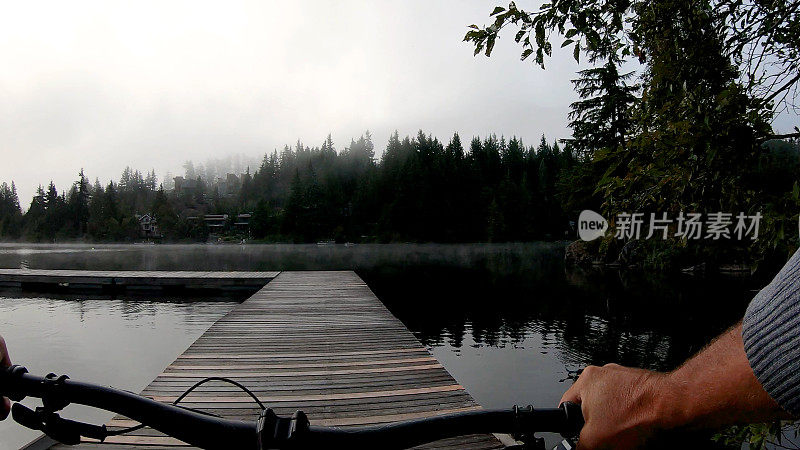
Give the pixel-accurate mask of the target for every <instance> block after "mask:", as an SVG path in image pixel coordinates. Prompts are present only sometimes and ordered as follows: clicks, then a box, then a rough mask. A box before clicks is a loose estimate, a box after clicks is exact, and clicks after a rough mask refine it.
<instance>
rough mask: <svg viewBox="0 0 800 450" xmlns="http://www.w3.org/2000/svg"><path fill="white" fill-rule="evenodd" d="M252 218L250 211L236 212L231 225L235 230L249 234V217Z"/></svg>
mask: <svg viewBox="0 0 800 450" xmlns="http://www.w3.org/2000/svg"><path fill="white" fill-rule="evenodd" d="M252 218H253V214H252V213H244V214H238V215H237V216H236V220H235V221H234V222H233V227H234V228H235V229H236V231H238V232H240V233H242V234H244V235H246V236H250V219H252Z"/></svg>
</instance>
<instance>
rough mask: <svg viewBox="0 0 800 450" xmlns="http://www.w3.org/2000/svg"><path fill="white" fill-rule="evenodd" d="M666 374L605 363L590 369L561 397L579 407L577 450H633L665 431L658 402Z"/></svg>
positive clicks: (666, 381)
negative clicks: (580, 411) (581, 424)
mask: <svg viewBox="0 0 800 450" xmlns="http://www.w3.org/2000/svg"><path fill="white" fill-rule="evenodd" d="M667 383H668V379H667V375H666V374H663V373H658V372H651V371H648V370H642V369H631V368H628V367H622V366H618V365H616V364H608V365H605V366H603V367H596V366H589V367H587V368H585V369H584V370H583V373H581V376H580V377H579V378H578V380H577V381H576V382H575V384H573V385H572V387H571V388H569V390H567V392H565V393H564V395H563V396H562V397H561V402H572V403H578V404H580V405H581V410H582V411H583V416H584V417H583V418H584V420H585V421H586V424H585V425H584V426H583V429H582V430H581V435H580V439H579V440H578V448H579V449H605V448H614V449H632V448H638V447H640V446H641V445H643V444H644V443H645V442H646V441H647V440H648V439H649V438H650V437H652V436H653V435H654V434H655V433H656V432H657V431H658V430H660V429H662V428H664V427H665V426H666V425H667V424H666V423H664V422H665V421H664V417H663V416H664V415H665V413H662V412H661V411H660V408H661V406H660V404H659V400H660V398H661V396H662V395H663V394H662V392H661V391H662V387H663V386H664V385H666V384H667Z"/></svg>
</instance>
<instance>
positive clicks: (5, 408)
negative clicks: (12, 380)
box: [0, 336, 11, 420]
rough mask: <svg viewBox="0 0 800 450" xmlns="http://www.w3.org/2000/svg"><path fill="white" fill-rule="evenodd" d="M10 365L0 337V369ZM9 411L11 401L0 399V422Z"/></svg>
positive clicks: (9, 359) (4, 342) (5, 348)
mask: <svg viewBox="0 0 800 450" xmlns="http://www.w3.org/2000/svg"><path fill="white" fill-rule="evenodd" d="M10 365H11V357H9V356H8V348H7V347H6V341H5V340H3V336H0V369H3V368H6V367H8V366H10ZM10 411H11V401H9V400H8V399H7V398H5V397H0V420H5V419H6V417H8V413H9V412H10Z"/></svg>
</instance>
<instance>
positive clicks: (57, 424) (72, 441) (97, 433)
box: [11, 403, 108, 445]
mask: <svg viewBox="0 0 800 450" xmlns="http://www.w3.org/2000/svg"><path fill="white" fill-rule="evenodd" d="M11 417H13V418H14V421H15V422H17V423H18V424H20V425H22V426H24V427H27V428H30V429H32V430H36V431H41V432H42V433H44V434H46V435H47V436H49V437H51V438H53V439H55V440H56V441H58V442H61V443H62V444H66V445H78V444H80V443H81V436H83V437H87V438H91V439H97V440H99V441H100V442H103V441H105V439H106V437H108V430H107V429H106V426H105V425H101V426H97V425H92V424H88V423H83V422H77V421H74V420H69V419H64V418H62V417H61V416H59V415H58V414H57V413H54V412H51V411H47V410H46V409H44V408H36V410H35V411H34V410H32V409H30V408H28V407H26V406H24V405H22V404H21V403H14V406H12V407H11Z"/></svg>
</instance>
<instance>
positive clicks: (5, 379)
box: [0, 365, 28, 402]
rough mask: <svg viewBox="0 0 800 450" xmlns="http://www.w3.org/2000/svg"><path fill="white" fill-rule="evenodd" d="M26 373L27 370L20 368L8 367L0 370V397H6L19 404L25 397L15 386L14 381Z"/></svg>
mask: <svg viewBox="0 0 800 450" xmlns="http://www.w3.org/2000/svg"><path fill="white" fill-rule="evenodd" d="M26 373H28V369H26V368H24V367H22V366H17V365H15V366H9V367H4V368H2V369H0V396H3V397H8V398H9V400H11V401H14V402H21V401H22V400H24V399H25V397H26V395H25V394H23V392H22V390H21V389H20V388H19V386H17V384H18V383H16V382H15V381H16V380H17V379H19V377H20V376H22V375H23V374H26Z"/></svg>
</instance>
